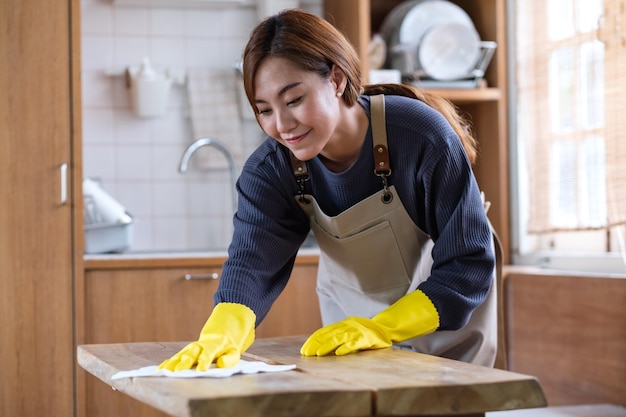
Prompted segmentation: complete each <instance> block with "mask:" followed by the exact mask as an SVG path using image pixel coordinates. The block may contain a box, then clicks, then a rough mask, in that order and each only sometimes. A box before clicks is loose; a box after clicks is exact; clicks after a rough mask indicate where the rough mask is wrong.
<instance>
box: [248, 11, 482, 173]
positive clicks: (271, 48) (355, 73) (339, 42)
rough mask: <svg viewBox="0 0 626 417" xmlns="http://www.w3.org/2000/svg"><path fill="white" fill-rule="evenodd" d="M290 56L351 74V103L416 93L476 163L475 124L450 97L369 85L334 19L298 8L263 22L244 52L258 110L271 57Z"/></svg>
mask: <svg viewBox="0 0 626 417" xmlns="http://www.w3.org/2000/svg"><path fill="white" fill-rule="evenodd" d="M268 57H280V58H285V59H288V60H290V61H291V62H293V63H294V64H296V65H298V66H299V67H300V68H302V69H303V70H305V71H312V72H315V73H317V74H319V76H320V77H322V78H328V77H329V76H330V73H331V69H332V67H333V65H335V66H337V67H338V68H339V69H340V70H341V71H343V73H344V74H345V76H346V80H347V84H346V88H345V91H344V94H343V100H344V101H345V103H346V104H347V105H348V106H353V105H355V104H356V102H357V100H358V97H359V95H360V94H361V93H363V94H366V95H375V94H387V95H401V96H407V97H412V98H415V99H418V100H420V101H423V102H424V103H426V104H428V105H429V106H431V107H433V108H434V109H435V110H437V111H439V112H440V113H441V114H442V115H443V116H444V117H445V118H446V119H447V121H448V123H450V125H451V126H452V128H453V129H454V131H455V133H456V134H457V135H458V136H459V138H460V140H461V143H462V144H463V147H464V148H465V152H466V153H467V156H468V158H469V160H470V162H472V163H474V162H475V160H476V154H477V152H476V145H477V143H476V139H475V138H474V136H473V134H472V132H471V129H470V126H469V123H468V122H467V121H466V120H465V119H464V118H463V117H462V116H461V114H460V113H459V112H458V109H457V108H456V107H455V106H454V105H453V104H452V103H450V102H449V101H448V100H446V99H444V98H442V97H438V96H435V95H433V94H430V93H428V92H426V91H424V90H422V89H420V88H417V87H413V86H410V85H405V84H372V85H366V86H363V85H362V83H363V80H362V75H361V63H360V61H359V57H358V55H357V54H356V51H355V50H354V47H353V46H352V44H350V42H349V41H348V40H347V39H346V37H345V36H344V35H343V34H342V33H341V32H339V30H337V29H336V28H335V27H334V26H333V25H331V24H330V23H329V22H328V21H326V20H324V19H322V18H320V17H319V16H316V15H314V14H311V13H308V12H305V11H303V10H298V9H290V10H283V11H282V12H280V13H278V14H276V15H274V16H270V17H268V18H266V19H265V20H263V21H262V22H261V23H259V24H258V25H257V26H256V27H255V28H254V30H253V31H252V33H251V35H250V39H249V41H248V44H247V45H246V47H245V49H244V53H243V85H244V89H245V91H246V96H247V97H248V101H249V102H250V105H251V106H252V108H253V109H254V108H255V105H254V90H255V86H254V77H255V75H256V71H257V69H258V68H259V65H260V64H261V62H263V60H264V59H265V58H268Z"/></svg>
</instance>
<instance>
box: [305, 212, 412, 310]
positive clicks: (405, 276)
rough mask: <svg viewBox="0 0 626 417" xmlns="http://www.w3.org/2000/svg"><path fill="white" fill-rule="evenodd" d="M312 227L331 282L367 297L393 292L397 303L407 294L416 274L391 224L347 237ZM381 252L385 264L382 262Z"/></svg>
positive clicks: (386, 223) (393, 297) (375, 226)
mask: <svg viewBox="0 0 626 417" xmlns="http://www.w3.org/2000/svg"><path fill="white" fill-rule="evenodd" d="M312 227H313V231H314V233H315V238H316V239H317V241H318V244H319V246H320V249H321V250H322V253H323V256H324V257H325V263H326V269H327V272H328V279H329V281H330V282H332V283H334V284H339V285H342V286H345V287H348V288H350V289H353V290H355V291H357V292H360V293H364V294H371V293H379V292H391V293H393V296H392V297H391V298H392V299H393V300H396V299H398V298H400V297H401V296H402V295H404V294H406V291H407V290H408V288H409V285H410V282H411V275H412V274H411V273H409V272H408V271H407V270H406V268H405V264H404V261H403V259H402V255H401V252H400V248H399V247H398V244H397V242H396V236H395V234H394V232H393V228H392V227H391V224H390V223H389V221H387V220H385V221H382V222H380V223H378V224H376V225H374V226H372V227H369V228H367V229H365V230H363V231H360V232H358V233H355V234H353V235H351V236H349V237H346V238H336V237H335V236H332V235H330V234H328V233H327V232H326V231H325V230H323V229H322V228H321V227H320V226H319V225H318V224H317V223H313V224H312ZM325 248H328V250H326V249H325ZM381 252H382V254H383V255H384V256H383V258H384V262H380V261H379V260H380V259H381V257H380V256H379V255H380V253H381ZM346 265H349V266H350V267H349V268H346ZM381 295H383V294H381ZM389 295H391V294H389ZM385 298H388V297H385Z"/></svg>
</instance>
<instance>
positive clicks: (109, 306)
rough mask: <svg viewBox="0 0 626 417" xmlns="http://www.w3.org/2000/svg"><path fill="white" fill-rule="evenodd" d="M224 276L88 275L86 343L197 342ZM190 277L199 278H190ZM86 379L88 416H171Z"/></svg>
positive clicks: (213, 272)
mask: <svg viewBox="0 0 626 417" xmlns="http://www.w3.org/2000/svg"><path fill="white" fill-rule="evenodd" d="M219 272H220V270H219V269H217V268H214V269H211V268H207V269H128V270H95V271H88V272H87V274H86V276H85V293H86V308H85V314H86V318H85V337H86V343H121V342H147V341H187V340H188V341H192V340H196V339H197V338H198V334H199V332H200V329H201V328H202V326H203V325H204V323H205V322H206V319H207V318H208V316H209V313H210V312H211V310H212V308H213V293H214V292H215V290H216V289H217V284H218V280H219ZM187 274H190V275H192V276H193V277H194V279H189V280H188V279H185V276H186V275H187ZM163 359H166V358H163ZM83 372H84V371H83ZM85 379H86V384H87V389H86V397H87V401H86V408H87V416H88V417H111V416H120V417H121V416H134V417H157V416H158V417H165V416H166V414H164V413H161V412H160V411H158V410H156V409H154V408H152V407H149V406H147V405H144V404H142V403H140V402H138V401H137V400H135V399H132V398H130V397H128V396H127V395H125V394H121V393H119V392H116V391H113V390H111V388H110V387H109V386H107V385H106V384H104V383H102V381H100V380H98V379H97V378H95V377H93V376H92V375H88V376H87V377H86V378H85Z"/></svg>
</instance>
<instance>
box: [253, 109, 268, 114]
mask: <svg viewBox="0 0 626 417" xmlns="http://www.w3.org/2000/svg"><path fill="white" fill-rule="evenodd" d="M270 111H271V110H270V109H257V110H256V112H257V114H268V113H269V112H270Z"/></svg>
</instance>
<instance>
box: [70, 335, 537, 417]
mask: <svg viewBox="0 0 626 417" xmlns="http://www.w3.org/2000/svg"><path fill="white" fill-rule="evenodd" d="M305 339H306V337H305V336H295V337H280V338H271V339H259V340H257V341H256V342H255V343H254V344H253V345H252V347H250V349H248V351H247V352H246V353H245V354H244V355H243V359H246V360H261V361H263V362H267V363H271V364H295V365H296V366H297V368H296V369H295V370H293V371H285V372H277V373H258V374H249V375H243V374H240V375H234V376H232V377H229V378H191V379H183V378H165V377H143V378H123V379H116V380H111V376H112V375H113V374H115V373H116V372H118V371H125V370H131V369H137V368H140V367H144V366H149V365H156V364H158V363H160V362H161V361H163V360H164V359H167V358H168V357H170V356H172V355H173V354H174V353H176V352H177V351H178V350H180V349H181V348H182V347H183V346H184V345H185V344H186V343H188V342H163V343H158V342H151V343H119V344H99V345H95V344H94V345H82V346H79V347H78V363H79V365H80V366H81V367H83V368H84V369H85V370H86V371H88V372H89V373H91V374H93V375H95V376H96V377H98V378H99V379H101V380H102V381H104V382H105V383H106V384H108V385H110V386H111V387H113V388H115V389H117V390H118V391H120V392H123V393H125V394H127V395H129V396H131V397H133V398H135V399H137V400H139V401H142V402H144V403H146V404H149V405H151V406H153V407H155V408H157V409H159V410H161V411H164V412H165V413H167V414H170V415H172V416H176V417H188V416H190V417H208V416H211V417H241V416H246V417H326V416H328V417H330V416H334V417H338V416H339V417H366V416H390V415H394V416H434V415H437V416H459V415H464V416H483V415H484V413H485V412H487V411H496V410H511V409H520V408H533V407H544V406H545V405H546V400H545V397H544V395H543V391H542V390H541V387H540V386H539V383H538V381H537V380H536V378H534V377H532V376H528V375H523V374H519V373H514V372H508V371H503V370H499V369H492V368H486V367H482V366H478V365H472V364H468V363H464V362H459V361H453V360H449V359H444V358H439V357H436V356H430V355H424V354H419V353H413V352H407V351H401V350H397V349H391V348H389V349H379V350H370V351H364V352H359V353H356V354H351V355H346V356H324V357H303V356H301V355H300V353H299V350H300V346H301V345H302V343H304V340H305Z"/></svg>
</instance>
